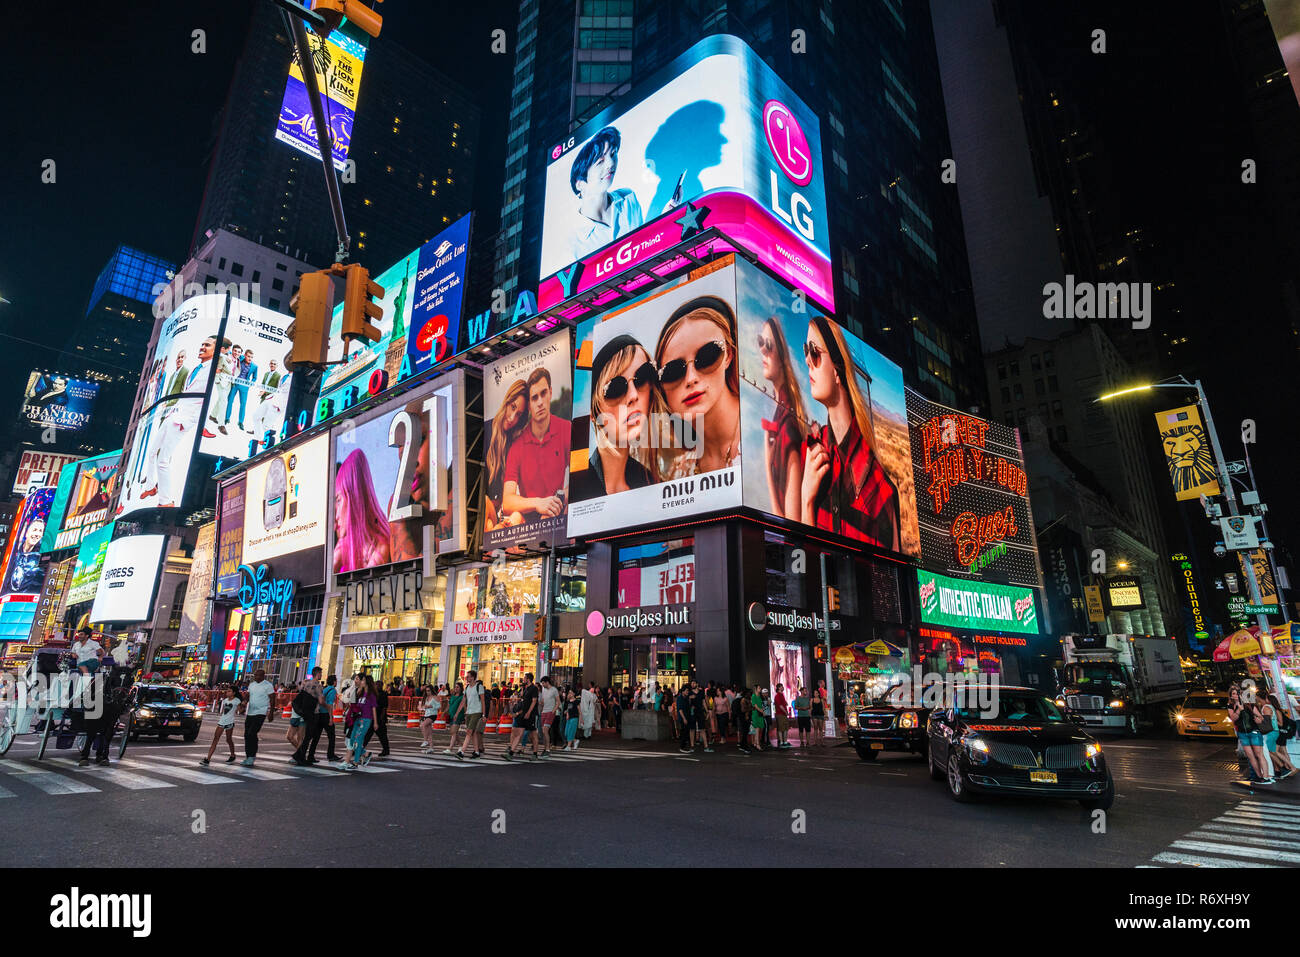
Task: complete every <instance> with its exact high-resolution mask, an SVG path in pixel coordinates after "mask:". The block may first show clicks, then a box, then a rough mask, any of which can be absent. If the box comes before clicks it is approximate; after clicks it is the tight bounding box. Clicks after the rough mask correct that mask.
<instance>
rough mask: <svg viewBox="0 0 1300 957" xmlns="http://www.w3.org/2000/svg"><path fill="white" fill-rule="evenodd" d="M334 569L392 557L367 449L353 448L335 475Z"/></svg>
mask: <svg viewBox="0 0 1300 957" xmlns="http://www.w3.org/2000/svg"><path fill="white" fill-rule="evenodd" d="M334 537H335V542H334V571H335V572H336V573H337V572H350V571H353V570H355V569H358V568H374V567H375V566H376V565H387V564H389V562H391V561H392V558H391V551H390V548H389V544H388V541H389V529H388V519H387V517H386V516H385V515H384V510H383V508H382V507H380V505H379V498H378V496H376V495H375V483H374V480H373V479H372V478H371V477H370V463H369V462H368V461H367V460H366V453H365V452H363V451H361V450H360V449H353V450H352V452H351V453H349V455H348V457H347V458H346V459H344V460H343V464H342V465H340V466H339V471H338V475H336V476H335V478H334Z"/></svg>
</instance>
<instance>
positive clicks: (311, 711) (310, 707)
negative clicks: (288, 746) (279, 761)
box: [292, 668, 324, 767]
mask: <svg viewBox="0 0 1300 957" xmlns="http://www.w3.org/2000/svg"><path fill="white" fill-rule="evenodd" d="M320 676H321V669H320V668H313V669H312V670H311V680H310V681H305V682H303V686H302V690H301V691H299V692H298V693H297V694H296V695H294V697H293V713H294V714H296V715H297V716H298V717H300V718H302V720H303V723H304V728H303V736H302V743H301V744H300V745H298V749H297V750H296V751H294V752H293V758H292V761H293V763H294V764H296V765H298V766H299V767H302V766H305V765H308V764H311V763H312V760H310V759H309V758H308V756H307V755H308V751H309V750H315V743H316V740H317V739H318V738H319V737H320V732H319V731H317V730H316V729H317V726H318V720H319V712H320V707H321V704H322V697H323V695H324V691H323V690H322V689H321V684H320Z"/></svg>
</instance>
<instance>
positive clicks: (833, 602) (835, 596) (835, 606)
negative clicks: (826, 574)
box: [826, 585, 840, 611]
mask: <svg viewBox="0 0 1300 957" xmlns="http://www.w3.org/2000/svg"><path fill="white" fill-rule="evenodd" d="M826 603H827V605H828V606H829V607H830V610H831V611H839V610H840V590H839V589H838V588H835V587H833V586H831V585H827V586H826Z"/></svg>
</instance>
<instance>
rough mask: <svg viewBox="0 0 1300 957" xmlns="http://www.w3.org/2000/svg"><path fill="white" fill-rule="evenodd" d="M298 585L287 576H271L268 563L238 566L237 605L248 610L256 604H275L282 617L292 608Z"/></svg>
mask: <svg viewBox="0 0 1300 957" xmlns="http://www.w3.org/2000/svg"><path fill="white" fill-rule="evenodd" d="M297 589H298V586H297V584H296V583H295V582H293V581H292V580H291V579H288V578H272V577H271V568H270V566H269V565H265V564H263V565H258V566H257V568H256V569H254V568H253V567H252V566H251V565H240V566H239V592H238V595H239V607H240V608H241V609H243V610H244V611H249V610H251V609H252V608H254V607H255V606H257V605H275V606H277V609H278V611H279V613H280V617H281V618H283V617H284V616H285V615H287V614H289V611H290V610H291V609H292V608H293V595H294V592H295V591H297Z"/></svg>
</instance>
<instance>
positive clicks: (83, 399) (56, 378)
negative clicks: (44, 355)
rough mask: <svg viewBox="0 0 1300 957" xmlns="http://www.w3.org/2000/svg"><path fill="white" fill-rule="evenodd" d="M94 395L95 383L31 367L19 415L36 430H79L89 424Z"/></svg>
mask: <svg viewBox="0 0 1300 957" xmlns="http://www.w3.org/2000/svg"><path fill="white" fill-rule="evenodd" d="M98 396H99V383H97V382H86V381H85V380H83V379H73V378H71V377H70V376H66V375H61V374H60V373H57V372H43V371H41V370H34V371H32V372H31V374H29V375H28V376H27V388H26V389H24V390H23V405H22V410H21V412H20V415H21V416H22V419H23V422H24V423H25V424H26V425H27V426H28V427H30V428H31V429H34V430H37V431H41V432H44V431H45V430H47V429H54V430H55V431H59V432H80V431H81V430H82V429H84V428H85V427H86V426H87V425H89V424H90V419H91V417H92V416H93V415H94V414H95V399H96V398H98Z"/></svg>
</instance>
